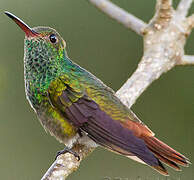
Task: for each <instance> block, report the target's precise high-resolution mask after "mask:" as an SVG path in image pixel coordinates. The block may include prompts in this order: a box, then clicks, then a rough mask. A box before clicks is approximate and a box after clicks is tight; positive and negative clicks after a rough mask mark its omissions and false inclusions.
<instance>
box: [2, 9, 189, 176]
mask: <svg viewBox="0 0 194 180" xmlns="http://www.w3.org/2000/svg"><path fill="white" fill-rule="evenodd" d="M5 14H6V15H7V16H8V17H10V18H11V19H12V20H14V21H15V23H16V24H17V25H18V26H19V27H20V28H21V29H22V30H23V31H24V32H25V40H24V78H25V90H26V97H27V99H28V101H29V103H30V105H31V107H32V108H33V109H34V111H35V113H36V114H37V116H38V119H39V120H40V122H41V124H42V125H43V127H44V128H45V129H46V130H47V131H49V132H50V133H51V135H53V136H55V137H56V138H57V139H58V140H59V141H60V142H62V143H63V144H65V146H66V148H65V149H64V151H61V152H60V153H65V152H67V151H69V152H71V148H72V146H73V145H74V144H76V143H79V144H84V145H86V146H89V147H96V146H99V145H100V146H103V147H105V148H106V149H109V150H111V151H113V152H116V153H119V154H122V155H124V156H126V157H128V158H131V159H133V160H136V161H138V162H141V163H144V164H147V165H149V166H151V167H152V168H154V169H155V170H157V171H159V172H160V173H161V174H163V175H168V172H167V170H166V169H165V167H164V166H163V165H162V162H164V163H166V164H167V165H169V166H170V167H172V168H174V169H175V170H180V167H179V166H178V165H183V166H187V165H188V164H189V160H188V159H187V158H186V157H185V156H183V155H182V154H180V153H178V152H176V151H175V150H174V149H172V148H170V147H169V146H168V145H166V144H165V143H163V142H161V141H160V140H158V139H157V138H156V137H155V136H154V133H153V132H152V131H151V130H150V129H149V128H148V127H147V126H146V125H145V124H143V123H142V122H141V121H140V120H139V119H138V118H137V117H136V115H135V114H134V113H133V112H132V111H131V110H130V109H128V108H127V107H126V106H125V105H124V104H123V103H122V102H121V101H120V100H119V99H118V98H117V97H116V96H115V92H114V91H113V90H112V89H111V88H109V87H107V86H106V85H105V84H104V83H103V82H102V81H100V80H99V79H98V78H96V77H95V76H94V75H93V74H91V73H89V72H88V71H86V70H85V69H83V68H81V67H80V66H78V65H77V64H75V63H74V62H73V61H72V60H71V59H70V58H69V57H68V56H67V51H66V43H65V41H64V40H63V38H62V37H61V36H60V35H59V33H58V32H57V31H56V30H54V29H52V28H50V27H34V28H30V27H29V26H28V25H27V24H25V23H24V22H23V21H21V20H20V19H19V18H17V17H16V16H14V15H13V14H11V13H9V12H5ZM60 153H59V154H60ZM72 153H73V152H72Z"/></svg>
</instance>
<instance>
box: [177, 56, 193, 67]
mask: <svg viewBox="0 0 194 180" xmlns="http://www.w3.org/2000/svg"><path fill="white" fill-rule="evenodd" d="M178 65H194V56H191V55H184V56H183V57H182V60H181V61H180V62H179V63H178Z"/></svg>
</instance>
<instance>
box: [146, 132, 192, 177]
mask: <svg viewBox="0 0 194 180" xmlns="http://www.w3.org/2000/svg"><path fill="white" fill-rule="evenodd" d="M143 139H144V141H145V143H146V145H147V147H148V148H149V149H150V151H152V152H153V154H154V155H155V156H156V157H157V158H158V159H159V160H160V161H161V162H164V163H166V164H167V165H169V166H170V167H172V168H174V169H175V170H177V171H180V170H181V169H180V167H179V166H178V165H182V166H188V164H189V163H190V162H189V159H188V158H186V157H185V156H184V155H182V154H180V153H179V152H177V151H175V150H174V149H172V148H171V147H169V146H168V145H166V144H165V143H163V142H162V141H160V140H158V139H157V138H156V137H154V136H151V137H150V136H144V137H143ZM153 168H155V167H153ZM155 169H156V168H155ZM156 170H157V169H156ZM162 174H163V173H162Z"/></svg>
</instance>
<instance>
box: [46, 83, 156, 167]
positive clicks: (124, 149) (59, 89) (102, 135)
mask: <svg viewBox="0 0 194 180" xmlns="http://www.w3.org/2000/svg"><path fill="white" fill-rule="evenodd" d="M60 83H61V82H57V83H54V84H51V86H50V88H49V90H48V96H49V99H50V102H51V104H52V105H53V107H55V108H56V109H57V110H58V111H60V113H61V114H62V115H63V116H64V117H66V118H67V119H68V121H69V122H70V123H72V124H73V125H74V126H75V127H77V128H78V129H80V130H81V131H84V132H85V133H86V134H87V136H88V137H90V138H91V139H93V140H94V141H95V142H96V143H98V144H100V145H102V146H104V147H106V148H108V149H110V150H113V151H116V152H118V153H121V154H123V155H127V156H131V155H133V156H137V157H138V158H140V159H141V160H142V161H143V162H145V163H147V164H148V165H150V166H158V165H159V161H158V159H157V158H156V157H155V156H154V155H153V153H152V152H151V151H150V150H149V149H148V148H147V146H146V145H145V142H144V140H142V139H140V138H138V137H137V136H136V135H134V133H133V131H131V130H130V129H128V128H125V127H124V126H123V125H122V124H121V123H120V122H119V121H117V120H114V119H113V118H112V117H110V116H109V115H108V114H107V113H106V112H105V111H103V110H101V108H100V106H99V105H98V104H97V103H96V102H95V101H94V100H92V99H90V97H88V96H87V94H86V93H85V92H84V91H80V90H77V89H73V88H72V87H70V86H69V85H67V84H65V83H63V84H61V85H60Z"/></svg>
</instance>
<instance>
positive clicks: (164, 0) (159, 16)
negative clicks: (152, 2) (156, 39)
mask: <svg viewBox="0 0 194 180" xmlns="http://www.w3.org/2000/svg"><path fill="white" fill-rule="evenodd" d="M172 16H173V8H172V1H171V0H158V1H157V3H156V13H155V15H154V17H153V18H152V19H151V21H150V25H154V26H155V28H156V29H157V30H161V29H163V28H166V27H167V26H168V23H169V22H170V20H171V19H172Z"/></svg>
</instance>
